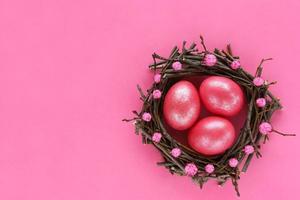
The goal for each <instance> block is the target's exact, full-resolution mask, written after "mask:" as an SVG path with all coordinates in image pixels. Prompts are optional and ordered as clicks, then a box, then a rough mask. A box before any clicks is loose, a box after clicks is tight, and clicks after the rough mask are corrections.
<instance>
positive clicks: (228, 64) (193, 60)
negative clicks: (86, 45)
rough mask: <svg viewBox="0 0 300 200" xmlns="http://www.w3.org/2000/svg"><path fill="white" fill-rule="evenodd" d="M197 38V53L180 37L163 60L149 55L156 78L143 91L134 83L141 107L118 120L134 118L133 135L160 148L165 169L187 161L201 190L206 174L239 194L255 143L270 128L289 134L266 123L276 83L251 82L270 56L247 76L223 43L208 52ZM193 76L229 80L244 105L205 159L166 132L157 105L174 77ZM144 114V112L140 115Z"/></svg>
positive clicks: (177, 170) (182, 171) (178, 168)
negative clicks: (229, 138)
mask: <svg viewBox="0 0 300 200" xmlns="http://www.w3.org/2000/svg"><path fill="white" fill-rule="evenodd" d="M200 39H201V45H202V47H203V51H199V50H198V49H197V48H196V44H195V43H192V44H191V45H190V47H188V48H186V42H185V41H184V42H183V44H182V48H181V49H179V48H178V47H177V46H175V47H174V48H173V50H172V51H171V54H170V56H169V57H168V58H165V57H162V56H160V55H158V54H156V53H154V54H153V55H152V57H153V64H151V65H150V66H149V68H150V69H151V70H153V71H154V72H155V74H156V75H157V74H159V79H160V80H155V82H154V83H153V84H152V86H151V87H150V88H149V89H148V90H147V92H146V94H144V92H143V91H142V89H141V88H140V86H137V88H138V91H139V92H140V99H141V100H142V101H143V106H142V109H141V111H140V112H137V111H133V113H134V114H135V115H136V116H135V117H134V118H132V119H124V121H134V125H135V133H136V134H139V133H141V135H142V142H143V143H146V144H153V146H154V147H156V148H157V149H158V150H159V151H160V153H161V155H162V157H163V159H164V161H162V162H158V163H157V164H158V165H160V166H164V167H166V168H167V169H168V170H169V171H170V173H172V174H178V175H187V172H186V170H187V169H186V167H187V166H188V165H189V164H192V165H193V167H194V166H195V167H196V168H195V169H196V172H195V173H194V174H192V175H191V174H188V175H189V176H190V177H191V178H192V179H193V180H194V182H196V183H197V184H199V185H200V187H201V188H202V186H203V184H204V183H205V182H206V181H207V180H208V179H211V178H213V179H216V180H217V182H218V184H219V185H223V184H224V183H225V182H226V181H227V180H228V179H231V181H232V184H233V185H234V188H235V191H236V193H237V195H238V196H240V193H239V189H238V180H239V179H240V174H241V172H246V171H247V168H248V166H249V164H250V161H251V160H252V158H253V156H254V155H256V157H258V158H259V157H261V152H260V148H261V144H262V143H263V144H264V143H265V142H266V141H267V140H268V139H269V133H270V132H276V133H279V134H281V135H284V136H291V135H293V136H294V134H285V133H281V132H279V131H277V130H275V129H273V128H272V126H271V125H270V123H269V122H270V119H271V117H272V115H273V113H274V111H276V110H278V109H281V108H282V106H281V104H280V102H279V99H277V98H276V97H275V96H274V95H273V94H272V93H271V92H270V91H269V86H271V85H272V84H275V83H276V82H267V81H264V80H263V79H260V80H262V81H263V82H261V83H260V85H259V84H257V83H255V79H256V78H257V77H259V78H261V75H262V69H263V67H262V64H263V63H264V62H265V61H267V60H270V59H262V61H261V62H260V64H259V66H258V67H257V70H256V73H255V75H254V76H253V75H251V74H250V73H248V72H247V71H245V70H244V69H243V68H242V67H240V66H238V68H237V69H235V68H233V67H232V63H233V62H234V61H238V62H239V57H238V56H234V55H233V53H232V50H231V47H230V45H227V48H226V50H219V49H214V51H213V52H210V51H208V49H207V48H206V46H205V43H204V40H203V37H202V36H200ZM207 55H213V56H215V58H216V59H217V62H216V63H215V64H214V65H213V66H209V65H207V63H206V62H205V57H206V56H207ZM174 62H180V64H182V68H181V69H179V70H178V69H174V68H172V64H173V63H174ZM199 75H201V76H202V75H216V76H223V77H227V78H230V79H232V80H233V81H235V82H236V83H237V84H239V85H240V86H241V87H242V88H243V89H244V93H245V97H246V98H245V99H246V100H247V104H248V113H247V115H246V120H245V122H244V125H243V127H242V128H241V130H240V134H239V135H238V138H237V139H236V142H235V144H234V145H233V146H232V147H231V148H230V149H228V150H227V151H226V152H225V153H223V154H221V155H219V156H214V157H206V156H203V155H201V154H199V153H197V152H196V151H194V150H193V149H191V148H189V147H187V146H185V145H183V144H181V143H180V142H178V141H177V140H176V139H174V138H173V137H172V136H171V135H170V134H169V133H168V131H167V130H166V128H165V126H164V122H163V117H162V109H161V107H162V103H163V100H164V97H165V95H166V93H167V91H168V89H169V87H170V84H171V83H172V81H173V80H174V79H175V78H177V79H178V78H183V77H188V76H199ZM154 90H159V91H160V92H161V97H160V98H153V92H154ZM258 98H264V99H265V100H266V105H265V106H263V107H259V106H258V105H257V102H256V100H257V99H258ZM145 114H147V115H148V116H145ZM145 117H148V118H145ZM263 123H266V124H267V125H269V129H270V130H267V131H266V132H264V130H261V129H260V125H262V124H263ZM267 129H268V128H267ZM155 133H156V135H155ZM157 134H158V135H157ZM155 137H156V138H155ZM247 145H248V146H251V147H253V149H254V152H253V153H252V152H250V153H248V152H245V146H247ZM174 148H176V149H180V156H174V155H172V150H173V149H174ZM232 158H234V159H237V161H238V166H236V167H232V166H230V165H229V164H228V163H229V160H230V159H232ZM207 165H212V166H213V167H214V171H213V172H212V173H208V172H207V170H205V167H206V166H207Z"/></svg>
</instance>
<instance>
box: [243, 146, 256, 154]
mask: <svg viewBox="0 0 300 200" xmlns="http://www.w3.org/2000/svg"><path fill="white" fill-rule="evenodd" d="M244 152H245V154H247V155H249V154H252V153H253V152H254V147H253V146H252V145H246V146H245V147H244Z"/></svg>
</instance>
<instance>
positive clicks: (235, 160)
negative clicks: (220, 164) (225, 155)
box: [228, 158, 239, 168]
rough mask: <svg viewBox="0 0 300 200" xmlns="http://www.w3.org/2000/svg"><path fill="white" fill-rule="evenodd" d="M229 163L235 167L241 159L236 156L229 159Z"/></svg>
mask: <svg viewBox="0 0 300 200" xmlns="http://www.w3.org/2000/svg"><path fill="white" fill-rule="evenodd" d="M228 164H229V166H230V167H232V168H234V167H236V166H237V165H238V164H239V161H238V160H237V159H236V158H231V159H230V160H229V161H228Z"/></svg>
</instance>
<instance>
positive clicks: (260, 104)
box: [256, 98, 267, 108]
mask: <svg viewBox="0 0 300 200" xmlns="http://www.w3.org/2000/svg"><path fill="white" fill-rule="evenodd" d="M266 103H267V101H266V99H265V98H258V99H256V105H257V106H258V107H260V108H262V107H265V105H266Z"/></svg>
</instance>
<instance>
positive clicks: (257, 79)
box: [253, 77, 265, 87]
mask: <svg viewBox="0 0 300 200" xmlns="http://www.w3.org/2000/svg"><path fill="white" fill-rule="evenodd" d="M264 82H265V80H264V79H263V78H261V77H255V78H254V79H253V84H254V85H255V86H258V87H259V86H262V85H263V84H264Z"/></svg>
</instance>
